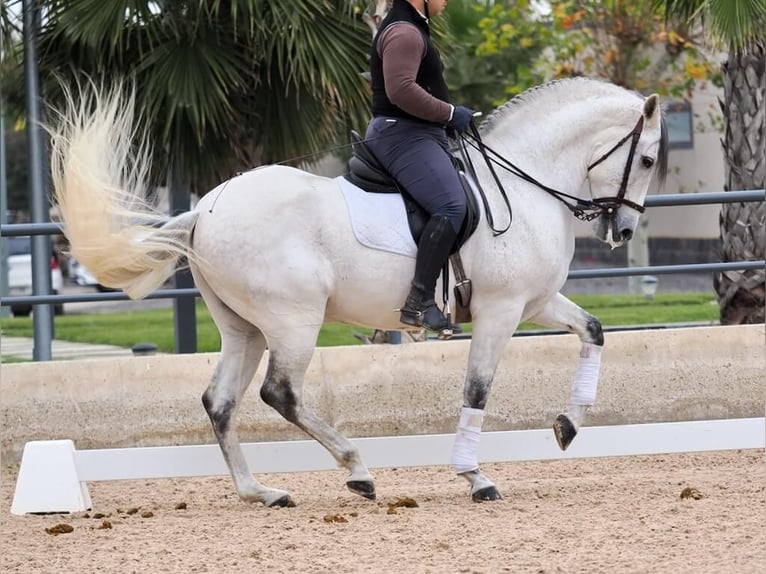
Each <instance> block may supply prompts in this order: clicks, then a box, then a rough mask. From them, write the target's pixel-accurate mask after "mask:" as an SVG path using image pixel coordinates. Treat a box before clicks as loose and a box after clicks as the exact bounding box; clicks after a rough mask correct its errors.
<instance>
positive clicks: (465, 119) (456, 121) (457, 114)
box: [447, 106, 476, 134]
mask: <svg viewBox="0 0 766 574" xmlns="http://www.w3.org/2000/svg"><path fill="white" fill-rule="evenodd" d="M475 113H476V112H474V111H473V110H471V109H469V108H466V107H465V106H455V108H454V110H453V111H452V119H450V121H449V122H447V125H448V126H449V127H451V128H452V129H454V130H455V131H456V132H457V133H458V134H462V133H463V132H464V131H465V130H467V129H468V126H470V125H471V121H473V115H474V114H475Z"/></svg>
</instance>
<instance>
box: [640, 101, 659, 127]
mask: <svg viewBox="0 0 766 574" xmlns="http://www.w3.org/2000/svg"><path fill="white" fill-rule="evenodd" d="M661 115H662V114H661V112H660V96H658V95H657V94H652V95H651V96H649V97H648V98H646V100H644V118H645V121H646V123H647V124H649V125H660V116H661Z"/></svg>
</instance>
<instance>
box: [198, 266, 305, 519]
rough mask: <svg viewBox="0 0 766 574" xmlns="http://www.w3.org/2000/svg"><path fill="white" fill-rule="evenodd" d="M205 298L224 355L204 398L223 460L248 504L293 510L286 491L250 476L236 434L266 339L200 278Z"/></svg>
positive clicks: (199, 284) (238, 492) (219, 361)
mask: <svg viewBox="0 0 766 574" xmlns="http://www.w3.org/2000/svg"><path fill="white" fill-rule="evenodd" d="M197 285H198V286H199V287H200V290H201V291H202V292H203V294H204V295H205V301H206V303H207V306H208V309H209V310H210V314H211V315H212V316H213V318H214V319H215V323H216V325H217V326H218V330H219V331H220V333H221V355H220V359H219V360H218V365H216V368H215V372H214V373H213V378H212V380H211V381H210V385H209V386H208V388H207V389H206V390H205V392H204V394H203V395H202V403H203V405H204V406H205V410H206V411H207V414H208V416H209V417H210V421H211V422H212V424H213V431H214V432H215V435H216V438H217V439H218V443H219V445H220V446H221V452H222V453H223V457H224V460H225V461H226V464H227V465H228V467H229V472H230V473H231V478H232V480H233V481H234V487H235V488H236V490H237V494H238V495H239V497H240V498H241V499H242V500H244V501H245V502H262V503H263V504H265V505H266V506H294V503H293V501H292V499H291V498H290V494H289V493H288V492H286V491H284V490H277V489H273V488H266V487H264V486H262V485H261V484H260V483H259V482H258V481H257V480H255V478H254V477H253V475H252V474H251V472H250V469H249V468H248V465H247V461H246V460H245V455H244V452H243V451H242V447H241V445H240V442H239V436H238V434H237V430H236V426H235V423H236V415H237V410H238V409H239V405H240V402H241V400H242V395H244V393H245V391H246V390H247V387H248V386H249V385H250V382H251V381H252V379H253V375H255V371H256V370H257V369H258V364H259V363H260V361H261V357H262V356H263V352H264V351H265V349H266V339H265V338H264V336H263V333H261V331H259V330H258V329H257V328H256V327H254V326H253V325H251V324H250V323H248V322H247V321H245V320H244V319H242V318H241V317H239V315H237V314H235V313H234V312H233V311H231V310H230V309H229V308H228V307H226V306H225V305H224V304H223V303H222V302H221V301H220V300H219V299H218V298H217V297H215V295H213V294H212V293H211V292H210V291H209V290H208V289H207V288H206V285H205V284H204V282H203V281H202V280H201V279H200V278H197Z"/></svg>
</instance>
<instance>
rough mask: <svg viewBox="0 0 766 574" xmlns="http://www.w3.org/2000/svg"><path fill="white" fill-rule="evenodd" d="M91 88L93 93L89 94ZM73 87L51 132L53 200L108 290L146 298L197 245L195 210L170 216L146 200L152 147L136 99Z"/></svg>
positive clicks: (74, 244) (80, 256)
mask: <svg viewBox="0 0 766 574" xmlns="http://www.w3.org/2000/svg"><path fill="white" fill-rule="evenodd" d="M86 92H87V93H86ZM78 95H79V96H80V98H79V102H76V101H75V98H74V96H73V94H72V93H71V92H69V91H67V92H66V96H67V98H66V99H67V107H66V111H65V112H63V113H60V114H59V119H60V121H59V123H58V125H57V126H55V127H52V128H50V129H49V131H50V133H51V171H52V174H53V187H54V194H53V195H54V200H55V202H56V203H57V204H58V206H59V209H60V212H61V217H62V219H63V221H64V226H65V228H64V234H65V235H66V237H67V238H68V239H69V241H70V243H71V251H72V254H73V255H74V257H75V258H76V259H77V260H78V261H79V262H81V263H82V264H83V265H85V267H87V268H88V269H89V270H90V271H91V272H92V273H93V275H94V276H95V277H96V278H97V279H98V281H99V283H101V284H103V285H106V286H107V287H113V288H118V289H122V290H124V291H125V292H126V293H127V294H128V295H129V296H130V297H131V298H133V299H140V298H142V297H145V296H146V295H148V294H149V293H151V292H152V291H154V290H155V289H157V288H158V287H159V286H160V285H162V283H163V282H164V281H165V280H166V279H167V278H168V277H170V276H171V275H172V274H173V272H174V270H175V268H176V265H177V263H178V259H179V257H181V256H186V257H188V258H190V259H192V260H195V259H196V255H195V253H194V251H193V250H192V249H191V246H190V237H191V231H192V230H193V229H194V225H195V223H196V221H197V215H198V214H197V213H196V212H193V211H191V212H188V213H184V214H182V215H179V216H177V217H174V218H172V219H170V218H169V217H168V216H167V215H166V214H163V213H161V212H159V211H158V210H156V209H154V208H153V207H151V206H150V205H149V204H148V203H147V201H146V199H145V198H146V190H147V185H146V183H145V180H146V176H147V174H148V172H149V157H150V154H149V150H148V149H147V148H146V146H145V145H143V143H142V144H141V145H139V146H138V148H137V151H132V150H133V149H135V148H134V147H133V146H134V144H135V135H136V130H135V127H134V126H135V123H134V113H133V109H134V100H135V97H134V95H133V94H131V95H130V96H128V97H125V96H124V95H123V90H122V87H121V86H117V87H116V88H114V89H112V90H111V91H110V92H109V93H106V94H105V93H103V92H102V91H100V90H98V89H96V88H95V87H93V88H92V89H90V90H87V91H86V90H83V89H80V90H79V94H78Z"/></svg>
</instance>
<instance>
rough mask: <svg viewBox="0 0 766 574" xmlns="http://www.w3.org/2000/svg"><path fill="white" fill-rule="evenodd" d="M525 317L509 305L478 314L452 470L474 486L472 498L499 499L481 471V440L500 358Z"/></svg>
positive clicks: (491, 483)
mask: <svg viewBox="0 0 766 574" xmlns="http://www.w3.org/2000/svg"><path fill="white" fill-rule="evenodd" d="M520 318H521V306H520V305H509V304H508V302H507V301H506V302H504V304H503V305H502V306H501V305H496V306H492V307H483V308H482V309H481V311H480V312H475V313H474V321H473V333H472V335H471V350H470V353H469V356H468V370H467V372H466V379H465V386H464V388H463V408H462V410H461V412H460V421H459V423H458V427H457V434H456V436H455V443H454V445H453V447H452V468H453V469H454V471H455V472H456V473H457V474H458V475H459V476H462V477H463V478H465V479H466V480H468V482H469V483H470V484H471V498H473V500H474V501H476V502H480V501H483V500H498V499H500V498H502V496H500V493H499V492H498V490H497V488H496V487H495V485H494V484H493V482H492V481H491V480H489V479H488V478H487V477H486V476H485V475H484V474H483V473H482V472H481V471H480V470H479V463H478V454H479V439H480V437H481V427H482V424H483V423H484V409H485V407H486V405H487V399H488V398H489V392H490V389H491V388H492V380H493V379H494V376H495V371H496V370H497V364H498V362H499V361H500V356H501V355H502V353H503V350H504V349H505V346H506V345H507V344H508V341H509V340H510V338H511V336H512V335H513V332H514V331H515V330H516V327H517V326H518V324H519V320H520Z"/></svg>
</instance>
